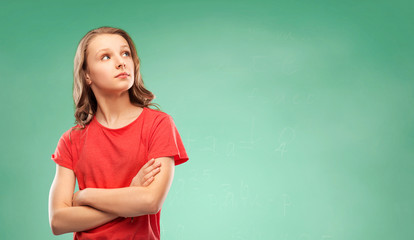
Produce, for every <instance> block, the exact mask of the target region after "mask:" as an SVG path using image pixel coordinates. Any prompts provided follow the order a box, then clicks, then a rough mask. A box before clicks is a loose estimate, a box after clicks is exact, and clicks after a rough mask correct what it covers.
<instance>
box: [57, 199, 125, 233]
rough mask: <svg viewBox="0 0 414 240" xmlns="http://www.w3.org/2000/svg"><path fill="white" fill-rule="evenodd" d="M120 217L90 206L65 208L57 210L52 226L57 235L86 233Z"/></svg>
mask: <svg viewBox="0 0 414 240" xmlns="http://www.w3.org/2000/svg"><path fill="white" fill-rule="evenodd" d="M117 217H118V216H117V215H115V214H111V213H107V212H103V211H100V210H98V209H94V208H91V207H89V206H76V207H65V208H60V209H58V210H56V212H55V214H54V216H53V219H52V222H51V225H52V230H53V233H54V234H55V235H59V234H64V233H69V232H80V231H86V230H89V229H92V228H95V227H98V226H101V225H103V224H105V223H107V222H110V221H112V220H113V219H115V218H117Z"/></svg>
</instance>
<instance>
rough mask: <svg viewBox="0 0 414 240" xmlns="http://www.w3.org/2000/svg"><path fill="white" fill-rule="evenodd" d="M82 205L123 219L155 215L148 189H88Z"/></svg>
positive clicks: (84, 194)
mask: <svg viewBox="0 0 414 240" xmlns="http://www.w3.org/2000/svg"><path fill="white" fill-rule="evenodd" d="M82 194H83V195H82V196H81V197H80V199H81V200H80V205H89V206H91V207H93V208H96V209H99V210H102V211H104V212H108V213H112V214H114V215H117V216H121V217H136V216H141V215H147V214H153V213H154V204H153V202H152V200H151V197H150V194H149V191H148V189H147V188H146V187H125V188H113V189H103V188H87V189H85V190H84V192H83V193H82Z"/></svg>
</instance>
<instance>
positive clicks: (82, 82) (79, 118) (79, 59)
mask: <svg viewBox="0 0 414 240" xmlns="http://www.w3.org/2000/svg"><path fill="white" fill-rule="evenodd" d="M99 34H118V35H120V36H121V37H123V38H124V39H125V40H126V41H127V42H128V45H129V48H130V50H131V57H132V59H133V61H134V70H135V71H134V84H133V85H132V87H131V88H130V89H128V93H129V98H130V101H131V103H132V104H134V105H136V106H139V107H149V106H154V107H155V108H156V110H158V111H161V109H160V106H159V105H158V104H156V103H151V101H152V100H153V99H155V95H154V94H153V93H152V92H150V91H149V90H147V89H146V88H145V86H144V81H143V79H142V76H141V72H140V60H139V57H138V54H137V50H136V48H135V44H134V42H133V41H132V39H131V37H130V36H129V35H128V33H127V32H125V31H124V30H122V29H119V28H113V27H100V28H96V29H93V30H91V31H89V32H88V33H87V34H86V35H85V36H84V37H83V38H82V39H81V40H80V42H79V44H78V48H77V50H76V54H75V59H74V69H73V101H74V108H75V119H76V120H75V124H78V125H80V127H78V128H72V130H74V129H78V130H80V129H84V128H85V126H86V125H87V124H89V122H90V121H91V120H92V118H93V116H94V115H95V113H96V110H97V107H98V103H97V101H96V98H95V95H94V93H93V91H92V89H91V87H90V86H89V85H88V84H87V83H86V72H87V69H88V65H87V62H86V59H87V51H86V50H87V48H88V46H89V43H90V42H91V40H92V39H94V37H96V36H97V35H99Z"/></svg>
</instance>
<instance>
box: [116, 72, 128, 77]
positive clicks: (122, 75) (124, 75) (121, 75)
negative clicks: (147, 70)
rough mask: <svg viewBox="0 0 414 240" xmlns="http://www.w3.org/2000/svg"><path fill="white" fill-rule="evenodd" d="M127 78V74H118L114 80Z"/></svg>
mask: <svg viewBox="0 0 414 240" xmlns="http://www.w3.org/2000/svg"><path fill="white" fill-rule="evenodd" d="M128 76H129V74H128V73H125V72H124V73H120V74H118V75H117V76H116V78H126V77H128Z"/></svg>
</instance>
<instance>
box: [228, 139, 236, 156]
mask: <svg viewBox="0 0 414 240" xmlns="http://www.w3.org/2000/svg"><path fill="white" fill-rule="evenodd" d="M226 156H227V157H234V156H235V151H234V143H233V142H229V143H227V151H226Z"/></svg>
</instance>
